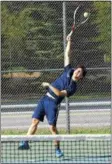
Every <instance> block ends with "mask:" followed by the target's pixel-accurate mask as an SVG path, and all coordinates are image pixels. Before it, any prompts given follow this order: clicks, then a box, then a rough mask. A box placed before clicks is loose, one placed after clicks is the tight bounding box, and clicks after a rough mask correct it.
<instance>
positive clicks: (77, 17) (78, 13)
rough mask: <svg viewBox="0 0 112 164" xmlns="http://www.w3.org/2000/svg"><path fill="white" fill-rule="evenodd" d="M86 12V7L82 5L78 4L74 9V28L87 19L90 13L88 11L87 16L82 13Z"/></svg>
mask: <svg viewBox="0 0 112 164" xmlns="http://www.w3.org/2000/svg"><path fill="white" fill-rule="evenodd" d="M85 12H88V11H86V9H84V7H82V6H78V7H77V8H76V9H75V11H74V16H73V18H74V26H75V28H77V27H79V26H80V25H82V24H84V23H86V22H87V21H88V19H89V16H90V13H89V12H88V16H87V17H85V16H84V13H85Z"/></svg>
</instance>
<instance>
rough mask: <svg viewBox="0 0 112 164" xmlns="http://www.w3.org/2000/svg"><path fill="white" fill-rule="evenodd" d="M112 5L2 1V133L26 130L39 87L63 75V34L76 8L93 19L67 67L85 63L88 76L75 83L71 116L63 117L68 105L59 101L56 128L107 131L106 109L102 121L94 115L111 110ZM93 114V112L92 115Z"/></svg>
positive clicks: (77, 37)
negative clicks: (84, 11)
mask: <svg viewBox="0 0 112 164" xmlns="http://www.w3.org/2000/svg"><path fill="white" fill-rule="evenodd" d="M110 3H111V2H91V1H90V2H89V1H88V2H83V1H71V2H70V1H69V2H62V1H61V2H56V1H49V2H38V1H37V2H36V1H20V2H19V1H13V2H8V1H7V2H6V1H4V2H1V23H2V24H1V29H2V32H1V40H2V44H1V52H2V55H1V61H2V65H1V88H2V95H1V97H2V100H1V103H2V109H1V112H2V114H3V115H2V117H1V119H2V129H10V128H11V129H12V128H16V129H19V128H20V129H22V128H25V129H26V128H28V127H29V125H30V123H31V113H32V111H33V110H34V107H35V104H36V103H38V101H39V99H40V97H41V96H43V95H44V94H45V93H46V91H45V89H43V88H42V87H41V83H42V82H43V81H46V82H52V81H53V80H55V79H56V78H57V77H58V76H59V75H60V74H61V73H62V71H63V67H64V49H65V45H66V40H65V38H64V35H67V34H68V33H69V32H70V30H71V25H72V21H73V12H74V9H75V8H76V7H77V6H78V5H83V6H84V8H85V9H86V8H87V9H88V8H89V9H90V11H91V16H90V19H89V21H88V22H87V23H86V24H85V25H83V26H81V27H80V28H78V29H77V30H76V32H75V33H74V34H73V37H72V47H71V64H72V66H73V67H76V65H77V64H79V63H83V64H85V66H86V67H87V70H88V73H87V76H86V78H85V79H84V80H83V81H82V82H79V83H78V90H77V92H76V94H74V96H72V97H71V98H69V111H70V112H71V113H68V114H66V110H65V107H66V103H67V102H65V100H64V101H63V102H62V104H61V109H60V115H59V118H58V127H60V128H62V129H64V130H65V129H67V127H68V126H67V124H69V125H70V127H71V129H72V128H76V127H98V125H99V126H100V127H101V126H110V123H109V117H110V115H109V113H108V110H107V112H105V115H104V116H103V117H104V120H103V119H100V120H99V118H101V115H100V113H99V117H98V116H96V115H97V114H98V113H97V111H99V110H98V109H101V108H104V109H107V108H108V109H109V108H110V97H111V91H110V90H111V77H110V75H111V71H110V67H111V60H110V56H111V55H110V53H111V50H110V49H111V48H110V47H111V37H110V36H111V32H110V31H111V30H110V27H111V25H110V13H111V6H110V5H111V4H110ZM77 104H78V105H77ZM98 104H100V105H101V106H99V105H98ZM92 109H96V111H92V112H91V110H92ZM77 110H78V111H79V112H78V111H77ZM85 110H88V111H85ZM12 112H13V113H12ZM28 112H31V113H30V114H28ZM86 112H87V113H88V114H87V113H86ZM90 112H91V113H90ZM7 113H8V114H9V115H8V116H7V115H6V114H7ZM23 113H24V114H23ZM107 113H108V116H107ZM81 115H82V116H81ZM85 115H87V117H86V118H85ZM23 116H24V117H23ZM69 116H70V117H71V119H69V118H68V117H69ZM12 118H13V119H12ZM67 121H68V122H67ZM104 122H105V123H104ZM23 124H24V126H23ZM46 124H47V123H46V121H45V124H42V125H40V127H43V128H45V127H46Z"/></svg>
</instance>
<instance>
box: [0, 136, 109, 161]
mask: <svg viewBox="0 0 112 164" xmlns="http://www.w3.org/2000/svg"><path fill="white" fill-rule="evenodd" d="M26 140H27V141H29V145H30V149H29V150H18V146H19V142H20V141H26ZM54 140H58V141H61V142H60V147H61V150H62V151H63V153H64V156H63V157H60V158H57V157H56V155H55V146H54V143H53V141H54ZM1 163H2V164H44V163H46V164H50V163H52V164H53V163H58V164H98V163H100V164H101V163H103V164H107V163H108V164H110V163H111V136H110V135H107V134H105V135H56V136H55V135H54V136H53V135H35V136H28V137H26V136H20V135H18V136H16V135H13V136H11V135H10V136H1Z"/></svg>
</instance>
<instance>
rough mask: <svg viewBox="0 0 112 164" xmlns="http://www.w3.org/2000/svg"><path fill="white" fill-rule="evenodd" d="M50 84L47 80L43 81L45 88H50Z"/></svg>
mask: <svg viewBox="0 0 112 164" xmlns="http://www.w3.org/2000/svg"><path fill="white" fill-rule="evenodd" d="M49 85H50V84H49V83H47V82H43V83H42V86H43V87H44V88H46V89H47V88H49Z"/></svg>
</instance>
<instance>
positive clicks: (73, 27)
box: [69, 24, 75, 37]
mask: <svg viewBox="0 0 112 164" xmlns="http://www.w3.org/2000/svg"><path fill="white" fill-rule="evenodd" d="M74 30H75V25H74V24H73V25H72V30H71V32H70V34H69V36H70V37H71V36H72V34H73V32H74Z"/></svg>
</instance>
